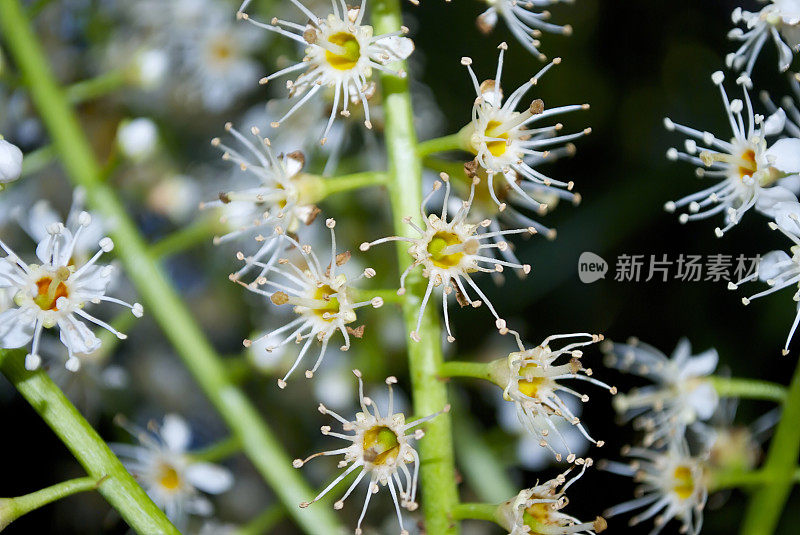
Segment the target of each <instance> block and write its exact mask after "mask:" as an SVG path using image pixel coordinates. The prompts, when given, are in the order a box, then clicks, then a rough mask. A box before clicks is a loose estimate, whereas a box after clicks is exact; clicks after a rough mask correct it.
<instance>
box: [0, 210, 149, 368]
mask: <svg viewBox="0 0 800 535" xmlns="http://www.w3.org/2000/svg"><path fill="white" fill-rule="evenodd" d="M91 220H92V218H91V216H90V215H89V214H88V213H87V212H81V214H80V215H79V216H78V221H77V228H76V229H75V230H74V232H72V231H70V230H68V229H66V228H65V227H64V225H63V224H61V223H60V222H59V223H53V224H51V225H50V226H49V227H48V228H47V232H48V237H47V238H46V239H45V240H43V241H41V242H40V243H39V245H38V247H37V248H36V256H37V257H38V259H39V261H40V262H41V264H27V263H25V262H24V261H23V260H22V259H21V258H19V256H17V255H16V254H15V253H14V252H13V251H12V250H11V249H10V248H9V247H8V246H7V245H6V244H5V243H4V242H2V241H0V248H2V249H3V250H4V251H5V252H6V255H7V256H6V257H5V258H3V259H0V289H5V290H6V291H7V292H11V293H13V294H14V303H15V305H16V307H14V308H11V309H9V310H6V311H5V312H3V313H2V314H0V347H5V348H17V347H22V346H25V345H27V344H28V343H30V342H31V340H33V343H32V346H31V350H30V353H28V355H27V357H26V359H25V366H26V367H27V368H28V369H31V370H32V369H36V368H38V367H39V364H40V363H41V357H40V355H39V342H40V339H41V335H42V331H43V329H50V328H53V327H56V326H57V327H58V329H59V331H60V337H61V343H63V344H64V346H66V348H67V351H68V353H69V358H68V360H67V363H66V367H67V369H69V370H71V371H75V370H77V369H78V367H79V366H80V360H79V359H78V357H77V356H76V354H77V353H92V352H94V351H95V350H97V349H98V348H99V347H100V339H99V338H97V337H96V336H95V335H94V333H93V332H92V331H91V329H89V327H88V326H87V325H86V323H84V321H82V320H87V321H89V322H90V323H94V324H96V325H98V326H100V327H102V328H104V329H107V330H108V331H110V332H112V333H113V334H115V335H116V336H117V337H118V338H120V339H124V338H126V336H125V335H124V334H122V333H120V332H118V331H117V330H116V329H114V328H113V327H111V326H110V325H108V324H107V323H105V322H103V321H101V320H99V319H98V318H96V317H94V316H92V315H90V314H89V313H87V312H86V311H85V310H84V308H85V306H86V305H87V304H89V303H99V302H101V301H107V302H111V303H116V304H118V305H122V306H126V307H129V308H131V309H132V311H133V314H134V315H135V316H137V317H140V316H141V315H142V305H140V304H138V303H134V304H133V305H130V304H128V303H126V302H124V301H121V300H119V299H116V298H114V297H110V296H107V295H106V288H107V287H108V284H109V282H110V281H111V278H112V274H113V271H114V268H113V267H112V266H109V265H97V264H96V262H97V260H98V259H99V258H100V257H101V256H102V255H103V254H104V253H107V252H109V251H111V250H112V249H113V248H114V242H112V241H111V239H110V238H103V239H101V240H100V242H99V247H100V250H99V251H97V253H95V254H94V256H92V258H90V259H89V260H88V261H87V262H86V263H85V264H83V265H81V266H76V265H75V264H73V263H72V259H73V253H74V251H75V247H76V244H77V243H78V241H79V240H80V238H81V234H82V233H83V231H84V230H85V229H86V228H87V227H89V226H90V225H91Z"/></svg>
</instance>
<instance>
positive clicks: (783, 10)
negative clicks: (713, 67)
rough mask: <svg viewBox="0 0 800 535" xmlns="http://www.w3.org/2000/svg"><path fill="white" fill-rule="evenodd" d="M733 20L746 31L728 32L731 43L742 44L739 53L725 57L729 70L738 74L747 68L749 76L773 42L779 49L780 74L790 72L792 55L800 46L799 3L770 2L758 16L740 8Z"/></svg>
mask: <svg viewBox="0 0 800 535" xmlns="http://www.w3.org/2000/svg"><path fill="white" fill-rule="evenodd" d="M761 1H762V2H764V1H767V0H761ZM731 19H732V20H733V23H734V24H737V25H739V24H743V25H744V26H745V29H742V28H734V29H732V30H731V31H730V32H728V37H729V38H730V39H733V40H735V41H741V42H742V45H741V46H740V47H739V49H738V50H736V52H732V53H730V54H728V55H727V56H726V57H725V63H727V65H728V67H732V68H734V69H736V70H740V69H742V67H744V71H745V72H746V73H747V74H750V73H751V72H752V70H753V66H754V65H755V63H756V59H757V58H758V55H759V54H760V53H761V49H762V48H763V47H764V44H765V43H766V42H767V40H768V39H770V38H772V40H773V41H774V42H775V46H776V47H777V48H778V68H779V69H780V70H781V71H785V70H787V69H788V68H789V65H790V64H791V63H792V57H793V54H794V52H795V51H796V50H797V48H798V46H800V2H798V1H797V0H771V1H769V3H768V4H767V5H766V6H764V7H763V8H762V9H761V11H757V12H752V11H745V10H743V9H742V8H740V7H737V8H736V9H734V10H733V13H732V14H731Z"/></svg>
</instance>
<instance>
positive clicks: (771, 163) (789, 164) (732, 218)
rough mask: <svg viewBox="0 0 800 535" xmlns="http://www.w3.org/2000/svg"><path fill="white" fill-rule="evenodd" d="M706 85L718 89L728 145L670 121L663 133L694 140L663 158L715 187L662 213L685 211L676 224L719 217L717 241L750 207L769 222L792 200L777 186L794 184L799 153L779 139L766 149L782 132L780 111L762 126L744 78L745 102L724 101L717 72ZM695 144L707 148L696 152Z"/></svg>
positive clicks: (795, 144)
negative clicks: (730, 133) (722, 220)
mask: <svg viewBox="0 0 800 535" xmlns="http://www.w3.org/2000/svg"><path fill="white" fill-rule="evenodd" d="M711 79H712V80H713V82H714V84H716V85H717V86H718V87H719V88H720V93H721V94H722V101H723V103H724V105H725V111H726V115H727V117H728V121H729V122H730V125H731V129H732V131H733V139H731V140H730V141H725V140H723V139H720V138H717V137H714V135H713V134H711V133H710V132H701V131H699V130H695V129H694V128H689V127H687V126H683V125H679V124H676V123H674V122H672V120H670V119H664V125H665V126H666V128H667V130H671V131H672V130H676V131H678V132H680V133H682V134H686V135H688V136H689V137H690V138H694V139H687V140H686V143H685V147H686V152H680V151H678V150H677V149H675V148H671V149H669V150H668V151H667V157H668V158H669V159H670V160H683V161H686V162H689V163H692V164H695V165H697V166H698V167H697V170H696V172H697V176H698V177H701V178H702V177H709V178H712V179H717V180H719V181H720V182H719V183H718V184H716V185H714V186H712V187H710V188H707V189H704V190H702V191H699V192H697V193H693V194H692V195H688V196H686V197H684V198H683V199H680V200H679V201H675V202H673V201H670V202H668V203H666V204H665V205H664V208H665V209H666V210H667V211H668V212H674V211H675V210H676V209H678V208H682V207H684V206H688V211H689V213H683V214H681V215H680V218H679V221H680V222H681V223H686V222H687V221H692V220H695V219H705V218H707V217H711V216H713V215H716V214H719V213H724V214H725V223H726V225H725V227H724V228H720V227H717V228H716V229H714V232H715V234H716V235H717V236H718V237H721V236H722V235H723V234H724V233H725V232H727V231H728V230H729V229H730V228H732V227H733V226H734V225H736V224H737V223H738V222H739V220H740V219H741V217H742V216H743V215H744V213H745V212H747V211H748V210H750V208H753V207H755V209H756V210H758V211H760V212H762V213H764V214H765V215H768V216H771V215H773V213H774V206H775V205H776V204H777V203H779V202H783V201H796V200H797V197H796V196H795V194H794V193H792V191H790V190H789V189H787V188H786V187H783V185H782V183H781V180H782V179H783V180H789V181H792V182H797V180H798V179H797V174H798V172H800V158H797V157H796V156H794V155H795V154H796V153H798V152H799V151H800V139H796V138H789V139H781V140H778V141H776V142H775V143H773V144H772V145H768V144H767V140H766V137H767V136H770V135H774V134H778V133H780V132H781V131H782V130H783V128H784V124H785V122H786V114H785V113H784V112H783V110H780V109H779V110H778V111H777V112H776V113H774V114H772V115H771V116H770V117H769V118H767V119H766V120H765V119H764V117H763V116H761V115H758V114H755V113H754V112H753V106H752V103H751V102H750V94H749V92H748V89H749V88H750V86H751V85H752V84H751V82H750V79H749V78H748V77H747V75H744V74H743V75H741V76H740V77H739V78H738V79H737V80H736V83H737V84H739V85H740V86H742V89H743V92H744V102H742V101H741V100H739V99H735V100H733V101H729V100H728V95H727V93H726V92H725V87H724V86H723V81H724V80H725V76H724V75H723V74H722V72H720V71H717V72H715V73H714V74H713V75H712V76H711ZM743 112H744V113H745V114H746V117H744V116H743ZM745 121H746V124H745ZM695 139H696V140H699V141H701V142H702V143H703V144H704V145H705V146H706V147H707V148H702V147H698V146H697V143H696V141H695Z"/></svg>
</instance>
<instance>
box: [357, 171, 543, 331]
mask: <svg viewBox="0 0 800 535" xmlns="http://www.w3.org/2000/svg"><path fill="white" fill-rule="evenodd" d="M440 176H441V178H442V180H443V181H444V183H445V197H444V203H443V204H442V212H441V215H439V216H437V215H436V214H429V215H426V214H425V206H426V205H427V203H428V201H429V200H430V198H431V197H432V196H433V194H434V193H435V192H436V191H438V190H439V189H440V188H441V186H442V183H441V182H439V181H438V180H437V181H436V182H434V184H433V189H432V190H431V192H430V193H428V195H427V196H426V197H425V198H424V199H423V200H422V204H421V205H420V215H421V216H422V220H423V222H424V225H425V228H424V229H422V228H420V227H419V226H418V225H417V224H416V223H414V222H413V221H412V220H411V217H410V216H406V218H405V222H406V223H407V224H408V225H409V226H410V227H411V228H412V229H414V230H415V231H416V232H417V233H418V234H419V237H418V238H407V237H404V236H389V237H386V238H381V239H379V240H375V241H373V242H369V243H362V244H361V246H360V249H361V250H362V251H366V250H368V249H369V248H370V247H372V246H373V245H376V244H379V243H386V242H389V241H405V242H408V243H410V244H411V247H409V248H408V254H409V255H411V257H412V258H413V262H412V263H411V265H409V266H408V267H407V268H406V270H405V271H404V272H403V274H402V275H401V276H400V289H399V290H397V294H398V295H403V294H404V293H405V291H406V289H405V280H406V277H407V276H408V274H409V273H410V272H411V270H412V269H414V268H416V267H417V266H420V265H421V266H422V268H423V269H422V276H423V277H425V278H427V279H428V286H427V288H426V290H425V296H424V298H423V299H422V303H421V304H420V307H419V314H418V315H417V325H416V327H415V329H414V330H413V331H411V333H410V336H411V339H412V340H414V341H419V340H420V338H419V329H420V326H421V325H422V315H423V313H424V312H425V307H426V306H427V305H428V300H429V299H430V297H431V293H432V292H433V289H434V288H438V287H440V286H441V287H442V310H443V312H444V324H445V328H446V329H447V341H448V342H453V341H454V340H455V338H454V337H453V334H452V332H451V331H450V316H449V313H448V308H447V300H448V296H449V295H450V294H451V293H455V295H456V300H457V301H458V303H459V304H460V305H461V306H467V305H470V306H473V307H478V306H480V305H481V301H480V300H473V299H472V298H471V297H470V296H469V293H468V292H467V289H466V287H465V286H464V284H463V283H462V280H464V281H466V282H467V283H468V284H469V285H470V286H471V287H472V289H473V290H474V291H475V293H476V294H477V295H478V296H479V297H480V299H482V300H483V302H485V303H486V305H487V306H488V307H489V310H490V311H491V313H492V315H493V316H494V317H495V320H496V321H495V324H496V326H497V328H498V329H500V330H501V332H502V331H505V330H506V322H505V320H502V319H500V316H498V315H497V312H496V311H495V309H494V306H492V303H491V302H489V299H488V298H487V297H486V296H485V295H484V293H483V292H482V291H481V289H480V288H479V287H478V285H477V284H475V282H474V281H473V280H472V278H471V277H470V273H475V272H484V273H496V272H500V271H503V267H510V268H514V269H519V270H521V271H522V272H523V273H525V274H527V273H529V272H530V270H531V267H530V266H529V265H528V264H514V263H511V262H507V261H504V260H499V259H497V258H493V257H491V256H486V255H485V254H483V253H482V251H486V250H487V249H500V250H503V249H505V248H506V247H508V244H507V243H506V242H492V243H483V242H484V240H490V241H491V240H492V239H493V238H495V237H496V236H507V235H509V234H523V233H524V234H535V233H536V229H534V228H533V227H529V228H527V229H514V230H502V231H496V232H479V231H478V229H480V228H481V227H483V228H486V227H488V226H489V225H491V223H492V222H491V220H489V219H485V220H483V221H481V222H479V223H477V224H473V223H468V222H467V216H469V211H470V208H471V207H472V201H473V198H474V196H475V185H476V184H478V182H480V179H478V178H477V177H475V178H474V179H473V181H472V185H471V186H470V193H469V199H468V200H466V201H464V202H462V204H461V207H460V208H459V209H458V211H457V212H456V213H455V215H454V216H453V217H452V218H451V219H449V220H448V205H449V204H450V180H449V177H448V176H447V175H446V174H445V173H442V174H441V175H440ZM481 264H487V265H489V266H491V268H489V267H485V266H483V265H481Z"/></svg>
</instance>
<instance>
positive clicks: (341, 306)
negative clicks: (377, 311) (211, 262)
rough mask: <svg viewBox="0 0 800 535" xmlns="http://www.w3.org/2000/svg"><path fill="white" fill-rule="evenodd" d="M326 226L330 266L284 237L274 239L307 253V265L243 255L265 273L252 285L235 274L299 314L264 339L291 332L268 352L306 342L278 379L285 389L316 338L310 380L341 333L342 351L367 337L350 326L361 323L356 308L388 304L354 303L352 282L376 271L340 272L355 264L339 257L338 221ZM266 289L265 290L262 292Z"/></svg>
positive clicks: (377, 301)
mask: <svg viewBox="0 0 800 535" xmlns="http://www.w3.org/2000/svg"><path fill="white" fill-rule="evenodd" d="M325 225H326V226H327V227H328V228H329V229H330V230H331V259H330V261H329V263H328V264H327V265H323V264H322V263H321V262H320V261H319V259H318V258H317V255H316V254H314V251H312V250H311V246H309V245H301V244H300V243H299V242H297V241H296V240H295V239H294V238H291V237H289V236H286V235H285V234H279V235H277V236H274V237H272V239H273V240H285V241H286V242H287V243H289V244H290V245H293V246H294V247H296V248H297V250H298V251H299V252H300V254H301V255H302V260H303V263H301V264H300V265H297V264H295V263H293V262H291V261H290V260H289V259H287V258H281V259H278V260H277V261H276V262H273V263H272V264H265V263H263V262H259V261H254V260H252V259H249V258H245V256H244V255H243V254H241V253H239V254H238V255H237V256H238V258H239V259H240V260H245V261H246V262H248V263H252V264H253V265H255V266H257V267H259V268H261V275H259V277H258V278H256V280H255V281H253V282H251V283H250V284H245V283H244V282H241V281H239V280H238V278H237V276H236V274H232V275H231V280H232V281H234V282H237V283H239V284H241V285H242V286H244V287H245V288H247V289H248V290H250V291H252V292H254V293H257V294H259V295H263V296H266V297H268V298H269V300H270V301H271V302H272V304H274V305H277V306H281V305H291V306H292V307H293V310H294V313H295V315H296V316H297V317H296V318H295V319H294V320H292V321H289V322H288V323H287V324H286V325H284V326H282V327H280V328H278V329H275V330H273V331H271V332H268V333H266V334H264V335H263V336H262V337H261V338H273V337H276V336H277V335H279V334H282V333H286V332H287V331H288V332H289V333H290V334H288V335H286V336H285V337H282V338H283V339H280V338H277V340H280V341H279V342H278V343H277V344H276V345H275V346H272V347H267V351H272V350H274V349H277V348H280V347H282V346H284V345H285V344H288V343H289V342H292V341H294V342H295V343H297V344H300V343H301V342H303V341H304V340H305V343H304V344H303V347H302V349H301V350H300V354H299V355H298V356H297V359H296V360H295V362H294V364H293V365H292V367H291V369H289V371H288V372H286V375H285V376H284V377H283V379H279V380H278V386H280V387H281V388H285V387H286V379H288V377H289V375H291V373H292V372H293V371H294V370H295V368H297V366H298V365H299V364H300V362H301V361H302V360H303V357H304V356H305V354H306V353H307V352H308V350H309V349H310V348H311V344H312V343H314V341H315V340H316V341H317V342H320V343H321V344H322V348H321V349H320V352H319V356H318V357H317V360H316V362H315V363H314V367H313V368H310V369H308V370H306V373H305V375H306V377H307V378H309V379H310V378H311V377H313V375H314V372H315V371H317V368H319V365H320V364H321V363H322V359H323V357H324V356H325V351H326V350H327V348H328V343H329V342H330V340H331V338H332V337H333V335H334V334H336V333H337V332H341V333H342V337H344V345H343V346H341V347H340V349H341V350H342V351H347V350H348V349H350V335H353V336H354V337H356V338H361V336H363V334H364V326H363V325H362V326H360V327H357V328H352V327H349V325H350V324H352V323H353V322H355V321H356V319H357V317H356V310H357V309H359V308H361V307H365V306H368V305H371V306H373V307H374V308H378V307H380V306H382V305H383V299H381V298H380V297H374V298H372V299H370V300H367V301H360V302H357V301H356V300H355V293H356V290H355V289H354V288H353V286H352V285H353V283H355V282H356V281H358V280H359V279H361V278H362V277H368V278H371V277H373V276H375V270H374V269H372V268H366V269H365V270H364V271H363V273H362V274H361V275H359V276H358V277H356V278H355V279H353V280H348V278H347V275H345V274H344V273H339V272H337V268H340V267H341V266H344V265H345V264H346V263H347V261H348V260H350V253H349V252H344V253H341V254H337V253H336V233H335V231H334V227H335V226H336V222H335V221H334V220H333V219H328V220H327V221H326V222H325ZM262 286H263V287H264V288H262ZM261 338H259V339H257V340H255V341H251V340H245V341H244V345H245V347H249V346H250V345H251V344H253V343H254V342H258V341H259V340H261Z"/></svg>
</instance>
